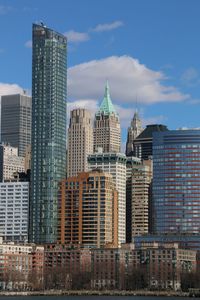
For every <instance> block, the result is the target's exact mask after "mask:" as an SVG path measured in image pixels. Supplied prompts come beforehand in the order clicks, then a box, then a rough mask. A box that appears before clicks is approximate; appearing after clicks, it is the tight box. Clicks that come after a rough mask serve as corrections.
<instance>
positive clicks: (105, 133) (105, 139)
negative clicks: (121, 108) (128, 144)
mask: <svg viewBox="0 0 200 300" xmlns="http://www.w3.org/2000/svg"><path fill="white" fill-rule="evenodd" d="M99 148H101V149H103V152H105V153H109V152H110V153H111V152H116V153H118V152H120V149H121V129H120V121H119V116H118V114H117V113H116V111H115V108H114V106H113V104H112V101H111V98H110V91H109V86H108V82H107V84H106V87H105V94H104V98H103V101H102V103H101V106H100V108H99V111H98V112H97V113H96V114H95V120H94V152H96V151H98V149H99Z"/></svg>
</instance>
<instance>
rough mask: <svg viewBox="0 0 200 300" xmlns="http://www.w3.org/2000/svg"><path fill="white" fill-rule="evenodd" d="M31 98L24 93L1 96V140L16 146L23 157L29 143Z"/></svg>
mask: <svg viewBox="0 0 200 300" xmlns="http://www.w3.org/2000/svg"><path fill="white" fill-rule="evenodd" d="M31 112H32V99H31V97H30V96H28V95H26V94H25V93H24V94H16V95H6V96H2V97H1V142H3V143H9V144H10V145H11V146H13V147H16V148H18V154H19V156H22V157H24V156H25V151H26V147H27V145H30V143H31Z"/></svg>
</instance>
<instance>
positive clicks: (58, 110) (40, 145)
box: [29, 24, 67, 243]
mask: <svg viewBox="0 0 200 300" xmlns="http://www.w3.org/2000/svg"><path fill="white" fill-rule="evenodd" d="M32 40H33V56H32V102H33V103H32V105H33V107H32V162H31V164H32V165H31V199H30V226H29V241H30V242H34V243H54V242H56V240H57V210H58V207H57V192H58V182H59V181H60V180H62V179H64V178H65V174H66V169H65V166H66V98H67V97H66V84H67V81H66V79H67V78H66V77H67V53H66V52H67V41H66V37H64V36H63V35H61V34H60V33H57V32H55V31H54V30H52V29H49V28H47V27H46V26H44V25H43V24H40V25H38V24H33V39H32Z"/></svg>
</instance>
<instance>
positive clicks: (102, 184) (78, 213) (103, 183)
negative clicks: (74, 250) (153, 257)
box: [58, 170, 118, 248]
mask: <svg viewBox="0 0 200 300" xmlns="http://www.w3.org/2000/svg"><path fill="white" fill-rule="evenodd" d="M117 200H118V197H117V192H116V190H115V187H114V183H113V181H112V177H111V175H109V174H106V173H103V172H102V171H99V170H94V171H91V172H83V173H80V174H78V176H77V177H69V178H68V179H67V180H63V181H62V183H61V185H60V190H59V195H58V206H59V218H58V241H59V242H60V243H62V244H63V243H66V244H75V245H82V246H83V247H88V248H96V247H103V246H105V245H107V244H112V245H117V238H118V236H117V217H118V214H117V204H118V201H117Z"/></svg>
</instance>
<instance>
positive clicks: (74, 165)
mask: <svg viewBox="0 0 200 300" xmlns="http://www.w3.org/2000/svg"><path fill="white" fill-rule="evenodd" d="M91 153H93V125H92V117H91V114H90V112H89V111H88V110H86V109H84V108H78V109H74V110H72V111H71V114H70V124H69V129H68V152H67V176H68V177H71V176H76V175H77V174H78V173H80V172H85V171H87V170H88V168H87V156H88V154H91Z"/></svg>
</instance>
